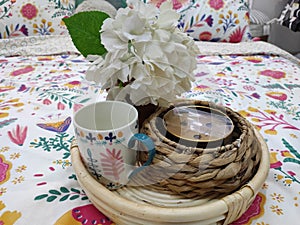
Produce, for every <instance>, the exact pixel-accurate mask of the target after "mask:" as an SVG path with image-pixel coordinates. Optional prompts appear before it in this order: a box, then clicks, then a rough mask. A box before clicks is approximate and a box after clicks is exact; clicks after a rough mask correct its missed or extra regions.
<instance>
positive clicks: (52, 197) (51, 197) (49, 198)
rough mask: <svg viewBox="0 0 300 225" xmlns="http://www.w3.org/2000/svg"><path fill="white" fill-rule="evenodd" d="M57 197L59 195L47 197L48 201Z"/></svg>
mask: <svg viewBox="0 0 300 225" xmlns="http://www.w3.org/2000/svg"><path fill="white" fill-rule="evenodd" d="M56 198H57V196H54V195H53V196H49V197H48V198H47V202H53V201H54V200H55V199H56Z"/></svg>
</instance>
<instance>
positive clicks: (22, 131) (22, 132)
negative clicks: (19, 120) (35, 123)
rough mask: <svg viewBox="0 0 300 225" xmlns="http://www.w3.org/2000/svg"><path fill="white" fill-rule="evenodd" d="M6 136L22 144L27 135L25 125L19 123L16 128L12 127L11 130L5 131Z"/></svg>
mask: <svg viewBox="0 0 300 225" xmlns="http://www.w3.org/2000/svg"><path fill="white" fill-rule="evenodd" d="M7 134H8V137H9V138H10V140H11V141H12V142H13V143H15V144H17V145H19V146H22V145H23V143H24V141H25V139H26V135H27V126H25V127H23V128H22V127H21V126H20V125H19V124H18V125H17V127H16V129H13V130H12V131H8V132H7Z"/></svg>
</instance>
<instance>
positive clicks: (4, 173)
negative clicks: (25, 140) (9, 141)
mask: <svg viewBox="0 0 300 225" xmlns="http://www.w3.org/2000/svg"><path fill="white" fill-rule="evenodd" d="M11 167H12V164H11V163H10V162H7V161H5V158H4V156H3V155H1V154H0V184H3V183H5V182H6V181H7V180H8V179H9V177H10V173H9V170H10V169H11ZM0 224H1V223H0Z"/></svg>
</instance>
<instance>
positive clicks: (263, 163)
mask: <svg viewBox="0 0 300 225" xmlns="http://www.w3.org/2000/svg"><path fill="white" fill-rule="evenodd" d="M254 136H256V140H257V142H258V143H257V144H258V145H259V146H260V148H259V152H260V153H261V159H260V162H259V164H258V169H257V171H256V173H255V174H254V175H253V177H252V178H251V179H250V180H249V181H248V182H247V183H246V184H245V185H243V186H242V187H240V188H239V189H238V190H237V191H235V192H233V193H231V194H229V195H226V196H224V197H222V198H215V199H205V198H199V197H194V198H185V197H182V196H181V195H176V194H175V193H165V192H160V191H157V190H156V189H155V188H154V189H153V186H151V185H150V186H148V187H132V186H130V187H123V188H122V189H119V190H117V191H110V190H108V189H106V188H105V187H104V186H103V185H101V184H100V183H98V182H97V180H95V179H94V178H93V177H92V176H91V175H90V174H89V173H88V171H87V170H86V168H85V166H84V165H83V163H82V161H81V157H80V153H79V150H78V146H77V145H76V144H73V145H72V146H71V157H72V165H73V168H74V170H75V173H76V175H77V179H78V182H79V184H80V185H81V187H82V188H83V189H84V191H85V193H86V194H87V196H88V198H89V199H90V201H91V202H92V203H93V204H94V205H95V207H96V208H98V209H99V210H100V211H101V212H102V213H104V214H105V215H106V216H107V217H109V218H110V219H111V220H113V221H114V222H115V223H116V224H118V225H135V224H143V225H148V224H151V225H167V224H168V225H171V224H172V225H174V224H175V225H176V224H181V225H182V224H185V225H200V224H201V225H206V224H207V225H208V224H218V225H219V224H229V223H231V222H233V221H235V220H236V219H238V218H239V217H240V216H241V215H242V214H243V213H244V212H245V211H246V210H247V209H248V208H249V206H250V205H251V203H252V201H253V200H254V198H255V196H256V194H257V193H258V191H259V189H260V188H261V186H262V185H263V183H264V181H265V180H266V178H267V175H268V171H269V164H270V163H269V152H268V148H267V145H266V143H265V142H264V140H263V138H262V137H261V135H260V134H259V133H258V132H257V131H256V130H254Z"/></svg>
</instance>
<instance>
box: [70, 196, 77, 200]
mask: <svg viewBox="0 0 300 225" xmlns="http://www.w3.org/2000/svg"><path fill="white" fill-rule="evenodd" d="M77 198H79V195H73V196H72V197H71V198H70V200H75V199H77Z"/></svg>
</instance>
